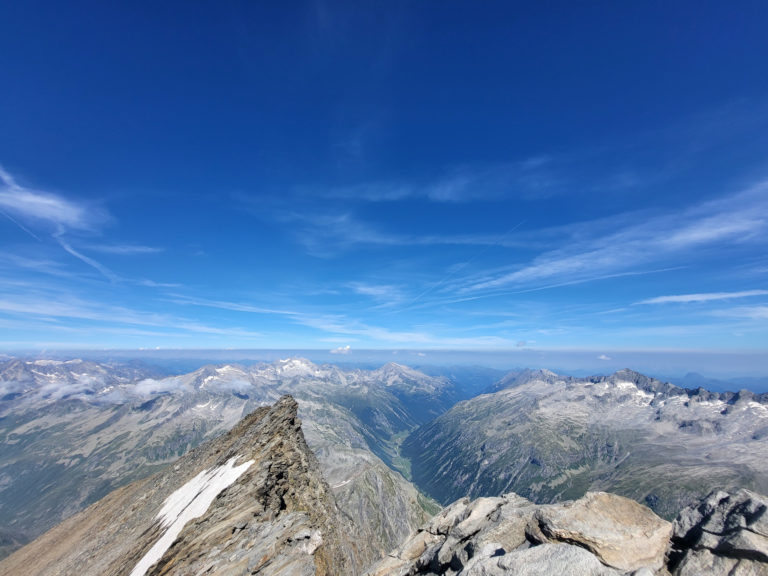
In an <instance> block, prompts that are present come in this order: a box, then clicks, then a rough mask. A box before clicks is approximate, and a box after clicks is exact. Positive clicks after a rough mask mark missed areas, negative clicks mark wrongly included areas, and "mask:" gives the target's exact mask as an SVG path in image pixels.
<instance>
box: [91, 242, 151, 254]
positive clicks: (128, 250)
mask: <svg viewBox="0 0 768 576" xmlns="http://www.w3.org/2000/svg"><path fill="white" fill-rule="evenodd" d="M88 250H92V251H94V252H102V253H104V254H117V255H120V256H133V255H138V254H157V253H158V252H162V251H163V248H156V247H154V246H142V245H140V244H89V245H88Z"/></svg>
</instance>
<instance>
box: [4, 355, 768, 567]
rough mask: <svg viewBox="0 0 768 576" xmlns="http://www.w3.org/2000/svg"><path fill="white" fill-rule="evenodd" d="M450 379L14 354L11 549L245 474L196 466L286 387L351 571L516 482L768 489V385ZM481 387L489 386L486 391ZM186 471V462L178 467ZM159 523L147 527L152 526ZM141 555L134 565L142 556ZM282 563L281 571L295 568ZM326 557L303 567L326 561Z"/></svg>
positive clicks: (672, 489)
mask: <svg viewBox="0 0 768 576" xmlns="http://www.w3.org/2000/svg"><path fill="white" fill-rule="evenodd" d="M470 372H471V371H470ZM434 373H435V374H436V375H434V376H429V375H427V374H424V373H423V372H420V371H417V370H414V369H412V368H408V367H406V366H402V365H398V364H394V363H390V364H387V365H384V366H382V367H381V368H378V369H375V370H362V369H357V368H350V367H348V368H345V369H342V368H340V367H338V366H335V365H321V366H318V365H315V364H312V363H311V362H309V361H306V360H303V359H300V358H288V359H285V360H280V361H277V362H273V363H269V364H266V363H262V364H255V365H252V366H243V365H231V364H224V365H207V366H203V367H201V368H199V369H198V370H195V371H193V372H190V373H186V374H180V375H172V376H167V375H163V374H162V373H161V372H159V371H158V370H157V369H153V368H149V367H145V366H141V365H139V364H131V365H125V364H107V363H96V362H89V361H85V360H69V361H62V360H56V361H53V360H39V359H38V360H20V359H12V360H9V361H6V362H2V363H0V440H2V443H1V444H0V518H2V524H1V525H0V545H2V546H4V553H9V552H12V551H13V550H15V549H17V548H18V547H19V546H21V545H22V544H24V543H25V542H27V541H29V540H31V539H34V538H36V537H38V536H39V535H41V534H42V533H44V532H46V531H47V530H49V529H50V528H52V527H53V526H55V525H56V524H59V523H60V522H61V521H62V520H64V521H68V520H67V519H68V518H75V517H77V514H78V513H80V514H82V513H81V512H80V511H82V510H83V509H84V508H85V507H87V506H89V505H93V506H98V505H99V504H93V503H94V502H104V500H100V499H102V498H103V497H105V496H106V495H108V494H109V496H107V498H118V496H115V495H116V494H121V493H122V492H120V490H134V489H133V488H121V487H125V486H126V485H128V486H135V485H137V483H139V484H141V483H142V482H144V483H146V482H149V480H147V478H161V480H155V481H153V482H154V484H151V485H152V486H154V488H153V490H156V491H155V492H153V494H155V496H154V497H153V500H152V502H153V505H152V507H151V510H149V511H147V512H146V514H149V515H150V516H151V515H152V514H157V511H156V510H155V508H156V507H158V506H160V505H161V501H165V500H167V499H168V498H169V497H170V494H171V492H172V491H171V492H168V490H167V489H166V488H168V487H170V486H174V485H178V484H179V482H181V483H182V485H186V482H189V481H191V480H190V479H189V478H197V477H198V475H200V474H202V475H203V476H202V477H201V478H203V479H205V478H208V476H210V477H211V478H213V479H214V480H211V478H209V480H211V481H212V482H213V483H214V484H215V483H216V482H215V478H218V477H230V476H229V475H231V474H235V472H236V471H237V470H239V468H238V467H239V466H242V465H244V462H247V461H249V459H245V456H243V455H238V458H236V459H234V460H231V459H224V460H221V459H220V458H219V457H218V456H217V457H216V458H214V457H213V456H210V457H208V456H206V457H205V458H203V459H202V460H196V461H195V462H197V463H196V464H194V465H191V464H190V465H189V466H188V467H186V468H184V466H186V464H184V466H182V464H181V463H183V462H186V460H185V459H186V458H188V457H193V459H194V458H197V457H196V456H193V455H195V454H199V452H197V451H196V450H198V449H196V447H197V446H201V445H203V446H209V445H211V443H214V444H215V443H216V442H219V441H223V440H222V439H225V438H228V437H229V435H228V434H229V433H230V431H234V430H237V429H240V430H241V431H242V426H246V425H245V424H243V423H242V422H251V423H252V424H254V423H256V422H260V421H262V419H263V418H262V417H263V416H264V414H266V413H267V412H264V411H265V410H267V411H269V410H270V409H269V408H266V407H267V406H268V405H271V404H274V403H275V402H277V403H278V404H280V406H282V409H283V410H284V409H285V406H284V404H285V403H286V402H288V401H287V400H285V399H284V396H285V395H286V394H290V395H291V396H292V397H293V398H295V399H296V401H297V402H298V405H297V408H296V411H297V415H298V417H297V418H296V422H297V424H296V426H295V427H298V422H299V421H301V423H302V426H301V428H302V432H301V438H302V442H303V441H304V438H306V444H307V446H308V448H309V451H310V452H311V458H309V457H306V458H305V457H302V459H303V460H307V458H309V459H310V460H311V459H312V458H314V459H316V460H317V471H316V472H317V474H316V472H315V471H310V470H309V468H312V466H310V467H309V468H306V469H304V468H302V472H301V474H302V475H304V474H310V476H313V475H319V479H315V480H307V481H306V482H309V484H306V485H307V486H308V485H312V486H315V487H317V486H320V485H322V486H325V488H322V490H321V492H323V494H324V496H323V497H322V498H321V500H322V499H323V498H326V497H327V498H326V499H327V500H328V502H329V504H328V506H327V507H326V506H325V505H323V507H324V508H327V510H326V512H327V515H328V517H329V518H335V517H336V515H340V519H337V520H333V519H332V520H328V521H329V522H331V523H332V524H334V525H335V526H340V527H342V529H341V533H343V534H351V533H353V534H354V535H355V538H354V542H350V541H349V539H348V538H346V539H345V537H342V536H343V535H339V534H336V533H334V534H336V535H335V536H333V538H332V540H333V541H334V542H336V544H334V545H333V546H334V547H335V548H334V550H336V552H333V554H336V558H337V561H341V560H339V558H342V557H344V558H346V560H344V562H346V564H344V566H346V567H344V568H343V570H344V571H345V572H343V573H360V570H362V568H363V567H365V566H370V565H371V564H372V563H373V562H374V561H375V560H377V559H379V558H381V557H382V556H384V555H385V554H386V553H387V552H388V551H390V550H393V549H397V547H398V546H401V545H402V543H403V542H404V541H406V538H407V537H408V536H409V534H410V535H413V534H417V533H418V529H419V527H420V526H421V527H423V526H424V525H425V522H428V521H429V518H430V517H431V516H432V515H433V514H435V513H437V512H438V511H439V510H440V506H439V504H438V503H437V502H436V501H435V500H437V501H438V502H439V503H440V504H444V505H447V504H450V503H451V502H452V501H454V500H457V499H461V498H464V497H466V496H469V497H471V498H477V497H480V498H482V497H492V498H498V497H500V496H502V495H503V494H511V493H515V494H517V495H519V496H515V497H516V498H518V497H519V498H522V497H524V498H526V499H528V500H526V501H530V503H531V505H532V506H533V505H535V506H542V505H545V506H546V505H555V503H558V502H564V501H569V500H578V499H580V498H584V497H586V496H585V495H587V494H588V493H598V492H602V491H605V492H613V493H616V494H617V495H621V496H625V497H629V498H631V499H632V500H635V501H637V502H640V503H642V504H644V505H647V506H648V507H649V508H650V509H652V510H653V511H654V512H655V513H658V514H659V515H660V516H662V517H664V518H667V519H669V520H671V519H674V518H675V516H676V515H677V514H678V512H679V511H680V510H681V509H683V508H685V507H691V506H696V505H697V504H698V502H699V501H700V499H701V498H703V497H705V496H706V495H707V494H709V493H710V492H711V491H712V490H714V489H726V490H729V491H730V492H731V493H736V491H738V490H739V489H743V488H747V489H750V490H753V491H756V492H763V493H765V492H768V485H767V481H768V480H767V479H768V474H766V471H767V468H768V465H767V464H766V462H768V460H767V459H766V456H768V448H767V447H766V436H768V434H767V433H766V432H768V398H766V396H765V395H756V394H752V393H750V392H747V391H741V392H737V393H733V392H725V393H714V392H708V391H706V390H704V389H696V390H693V389H685V388H680V387H677V386H674V385H672V384H669V383H664V382H661V381H658V380H655V379H652V378H648V377H646V376H643V375H641V374H638V373H636V372H632V371H630V370H623V371H620V372H617V373H615V374H612V375H610V376H596V377H590V378H573V377H568V376H562V375H558V374H555V373H553V372H549V371H545V370H538V371H529V370H523V371H516V372H512V373H509V374H507V375H505V376H503V377H502V378H500V379H499V380H498V381H497V382H496V383H495V384H494V385H493V386H490V387H489V386H487V385H481V383H482V382H483V380H484V378H485V376H478V377H477V378H475V379H471V378H470V381H469V383H468V384H467V385H462V381H461V375H463V376H467V375H468V372H467V371H466V370H465V371H458V372H456V374H457V375H459V377H456V376H453V377H451V378H448V377H445V375H440V374H445V372H442V373H441V372H440V371H436V372H434ZM480 389H484V390H485V392H486V393H484V394H480V395H477V396H474V397H471V396H472V395H473V394H475V393H476V392H477V391H478V390H480ZM290 402H293V400H291V401H290ZM290 402H289V403H290ZM257 413H258V414H260V415H261V416H259V417H255V416H254V417H253V418H255V420H254V419H253V418H251V416H249V415H251V414H257ZM243 419H245V420H243ZM249 419H250V420H249ZM290 420H291V419H290V418H288V419H287V420H285V418H283V419H282V420H281V421H290ZM241 421H242V422H241ZM238 422H241V424H238ZM254 425H255V424H254ZM248 427H249V426H246V428H248ZM254 434H255V433H254ZM259 434H261V432H260V433H259ZM254 438H255V436H254ZM232 442H235V440H232ZM203 443H205V444H203ZM200 450H203V448H202V447H201V448H200ZM205 450H209V449H208V448H206V449H205ZM222 450H224V449H223V448H219V450H218V452H216V451H215V450H214V452H215V453H216V454H219V453H220V452H222ZM227 450H228V449H227ZM225 451H226V450H225ZM233 457H234V455H233ZM258 458H260V459H261V460H263V461H264V462H269V461H271V459H270V457H268V456H265V455H264V454H261V455H260V456H258ZM251 459H253V460H254V461H257V460H258V459H256V458H251ZM307 461H308V460H307ZM201 462H203V463H204V466H203V465H202V464H200V463H201ZM198 464H200V465H198ZM178 466H182V468H183V469H184V470H185V472H184V474H178V473H173V472H172V471H173V470H176V472H178V471H179V470H180V469H181V468H177V467H178ZM201 466H202V467H201ZM313 470H314V468H313ZM193 472H194V474H193ZM153 474H154V476H153ZM242 474H245V476H243V478H245V477H247V475H248V474H249V472H247V470H245V469H243V472H242ZM163 475H165V476H163ZM206 475H208V476H206ZM188 477H189V478H188ZM185 478H187V480H184V479H185ZM238 478H239V477H237V478H235V479H234V480H233V481H238V482H239V480H238ZM182 480H184V482H182ZM278 480H279V479H278ZM200 482H202V484H200V485H201V486H203V488H204V487H205V486H207V485H208V484H210V482H208V483H206V482H207V481H206V482H203V481H202V480H200ZM259 482H262V483H263V482H266V483H267V484H266V485H269V486H272V485H271V484H269V482H272V481H267V480H265V479H264V478H262V479H261V480H259ZM297 482H298V480H297ZM301 482H305V481H304V480H302V481H301ZM301 485H302V486H304V485H305V484H301ZM142 486H144V488H142V489H141V490H144V489H146V486H148V485H146V484H142ZM116 489H117V491H115V490H116ZM224 489H225V491H226V487H225V488H224ZM270 489H271V488H270ZM313 490H315V491H316V490H320V488H313ZM203 491H204V490H203ZM130 493H131V494H132V496H131V497H130V498H134V497H136V494H138V493H137V492H130ZM617 497H619V496H617ZM119 498H122V496H120V497H119ZM432 498H434V499H435V500H432ZM119 501H120V502H122V503H123V504H121V506H123V505H124V504H125V503H126V502H127V501H126V500H119ZM115 502H117V500H115ZM131 506H133V504H131ZM334 507H335V508H334ZM152 510H155V511H154V512H152ZM280 510H281V507H280V506H279V505H278V506H277V512H280ZM326 512H323V514H326ZM230 513H234V512H232V511H228V512H226V515H229V514H230ZM516 514H517V513H516ZM73 515H75V516H73ZM153 517H154V516H153ZM227 517H228V516H227ZM147 518H149V516H147ZM147 518H144V519H143V520H141V522H150V524H151V522H153V521H150V520H147ZM272 520H274V518H270V519H269V521H270V522H271V521H272ZM315 520H316V519H315ZM315 520H312V522H314V521H315ZM120 522H122V520H120ZM163 522H165V523H169V522H170V521H169V520H164V521H163ZM302 522H303V521H302ZM322 522H325V520H323V521H322ZM322 522H320V523H321V524H322ZM310 524H311V522H310ZM142 525H144V524H142ZM313 525H314V524H313ZM136 526H138V524H137V525H136ZM153 526H154V525H153ZM297 526H298V525H297ZM318 526H319V524H318ZM262 528H263V529H264V530H267V532H270V533H272V532H271V531H273V528H269V529H267V528H264V527H263V526H262ZM136 529H137V530H138V528H136ZM314 529H317V530H320V529H319V528H312V529H309V532H308V534H310V536H308V538H310V539H311V534H313V532H312V530H314ZM56 530H60V529H59V528H57V529H56ZM68 530H71V528H70V529H68ZM142 530H145V531H146V530H150V532H152V531H156V527H153V528H146V527H145V528H144V529H142ZM259 530H261V528H260V529H259ZM320 531H321V532H322V530H320ZM257 532H258V531H257ZM142 533H144V532H142ZM152 533H154V532H152ZM258 533H259V534H260V533H261V532H258ZM59 534H61V532H59ZM233 534H234V532H233ZM250 537H255V536H254V534H251V536H250ZM281 538H282V536H281ZM203 540H205V539H203ZM194 541H195V542H198V543H199V542H200V540H194ZM292 542H293V541H292ZM531 542H532V541H531ZM531 542H529V545H530V543H531ZM305 544H306V543H305ZM307 546H308V547H309V548H312V547H313V546H314V544H307ZM25 549H26V548H25ZM313 550H314V548H313ZM470 551H471V546H470ZM507 551H508V552H509V551H510V550H507ZM446 553H447V552H446ZM131 554H132V556H130V558H129V559H124V560H123V561H121V562H122V563H121V564H120V566H122V567H121V568H120V570H123V569H124V568H125V567H126V566H127V565H128V564H130V563H131V562H133V561H134V560H136V558H134V556H135V554H136V552H135V551H134V552H131ZM281 554H282V553H281ZM17 556H18V555H14V557H17ZM310 556H313V554H310ZM322 556H323V555H322V554H321V555H320V556H318V558H320V557H322ZM126 558H128V557H126ZM313 558H314V556H313ZM304 560H306V558H305V559H304ZM110 562H112V560H110ZM174 562H175V561H174ZM248 562H251V560H248ZM280 562H282V560H280V561H277V563H278V564H279V563H280ZM291 562H292V560H291ZM313 562H314V560H313ZM478 562H479V561H478ZM54 563H55V562H54ZM248 565H250V564H248ZM73 566H74V564H73ZM99 566H102V565H101V564H99ZM103 566H106V564H104V565H103ZM103 566H102V568H103ZM217 566H218V565H217ZM270 566H272V567H271V568H269V569H268V570H267V573H280V572H275V571H274V570H277V568H276V566H277V564H275V565H274V566H273V565H272V564H270ZM306 566H309V564H307V565H306ZM313 566H314V567H310V568H311V569H310V568H306V570H305V568H301V570H304V571H306V573H322V572H318V570H321V568H320V567H319V565H318V564H317V563H316V562H315V563H314V564H313ZM339 566H341V564H339ZM326 568H327V566H326ZM326 568H322V569H326ZM217 569H218V568H217ZM339 569H341V568H339ZM312 570H314V572H313V571H312ZM9 573H13V572H9ZM73 573H75V572H73ZM94 573H97V572H94ZM105 573H107V572H105ZM114 573H115V574H118V573H123V572H120V571H116V572H114ZM126 573H127V572H126ZM158 573H161V572H158ZM169 573H170V572H169ZM178 573H185V572H178ZM233 573H235V572H233ZM236 573H239V572H236ZM286 573H291V572H286ZM297 573H299V572H297ZM302 573H303V572H302ZM330 573H334V572H330ZM338 573H342V572H338ZM409 573H410V572H409ZM413 573H416V572H413ZM418 573H422V572H418ZM424 573H426V572H424ZM436 573H437V572H436ZM439 573H449V572H439ZM455 573H458V572H455Z"/></svg>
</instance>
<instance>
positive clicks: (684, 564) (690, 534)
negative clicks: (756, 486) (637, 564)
mask: <svg viewBox="0 0 768 576" xmlns="http://www.w3.org/2000/svg"><path fill="white" fill-rule="evenodd" d="M669 556H670V567H671V568H672V570H673V573H674V574H675V575H678V576H692V575H694V574H704V573H707V574H734V575H735V574H756V575H757V574H760V575H768V498H766V497H765V496H762V495H760V494H756V493H754V492H750V491H749V490H739V491H737V492H734V493H728V492H725V491H722V490H718V491H715V492H713V493H712V494H710V495H709V496H708V497H707V498H706V499H704V500H703V501H702V502H701V503H700V504H699V505H697V506H690V507H688V508H686V509H684V510H682V511H681V512H680V514H679V515H678V517H677V519H676V520H675V525H674V534H673V536H672V545H671V549H670V554H669Z"/></svg>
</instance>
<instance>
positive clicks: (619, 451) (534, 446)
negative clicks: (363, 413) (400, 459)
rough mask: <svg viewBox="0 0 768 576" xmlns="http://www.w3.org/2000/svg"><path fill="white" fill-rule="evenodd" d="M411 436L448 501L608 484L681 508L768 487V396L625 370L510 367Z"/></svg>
mask: <svg viewBox="0 0 768 576" xmlns="http://www.w3.org/2000/svg"><path fill="white" fill-rule="evenodd" d="M497 388H499V390H498V391H497V392H494V393H491V394H485V395H481V396H478V397H476V398H473V399H470V400H467V401H464V402H460V403H458V404H457V405H456V406H454V407H453V408H452V409H451V410H450V411H448V412H447V413H445V414H443V415H442V416H439V417H437V418H436V419H435V420H434V421H432V422H430V423H429V424H427V425H425V426H422V427H421V428H419V429H418V430H417V431H415V432H414V433H413V434H411V435H410V436H409V437H408V438H407V439H406V441H405V442H404V444H403V451H404V454H405V455H407V456H408V457H410V459H411V462H412V474H413V480H414V482H415V483H416V484H417V485H418V486H419V487H420V488H422V489H424V490H425V491H426V492H427V493H429V494H430V495H431V496H433V497H434V498H436V499H437V500H439V501H440V502H442V503H444V504H447V503H449V502H451V501H452V500H455V499H457V498H461V497H463V496H465V495H468V496H470V497H478V496H500V495H502V494H504V493H507V492H515V493H517V494H520V495H522V496H524V497H526V498H529V499H531V500H533V501H535V502H539V503H549V502H557V501H560V500H568V499H573V498H580V497H582V496H583V495H584V494H585V493H586V492H587V491H590V490H591V491H596V490H603V491H610V492H615V493H617V494H621V495H623V496H626V497H629V498H632V499H633V500H636V501H638V502H642V503H645V504H647V505H648V506H650V507H651V508H652V509H653V510H654V511H656V512H657V513H658V514H660V515H661V516H663V517H666V518H674V516H675V514H677V512H678V511H679V510H680V509H681V508H682V507H684V506H687V505H690V504H692V503H694V502H696V501H697V500H698V499H699V498H701V497H703V496H705V495H707V494H708V493H709V492H711V491H712V490H714V489H738V488H749V489H752V490H756V491H758V492H761V493H766V492H768V396H765V395H755V394H752V393H750V392H748V391H742V392H738V393H730V392H728V393H712V392H708V391H706V390H704V389H698V390H688V389H684V388H678V387H676V386H673V385H671V384H665V383H662V382H660V381H658V380H654V379H651V378H648V377H646V376H643V375H642V374H638V373H636V372H632V371H630V370H622V371H620V372H617V373H615V374H613V375H611V376H607V377H593V378H572V377H566V376H559V375H557V374H555V373H553V372H549V371H533V372H532V371H525V372H522V373H520V374H515V375H512V376H511V377H510V378H508V379H505V380H503V381H502V382H500V383H499V385H498V386H497Z"/></svg>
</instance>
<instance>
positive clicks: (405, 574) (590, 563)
mask: <svg viewBox="0 0 768 576" xmlns="http://www.w3.org/2000/svg"><path fill="white" fill-rule="evenodd" d="M766 510H768V499H767V498H765V497H763V496H760V495H757V494H754V493H752V492H748V491H746V490H741V491H738V492H735V493H733V494H728V493H726V492H722V491H720V492H715V493H713V494H711V495H710V496H709V497H707V498H706V499H705V500H703V501H702V502H701V504H699V505H698V506H695V507H690V508H687V509H685V510H683V511H682V512H681V513H680V515H679V516H678V518H677V520H676V521H675V523H674V525H673V524H671V523H669V522H667V521H665V520H663V519H661V518H659V517H658V516H656V515H655V514H654V513H653V512H652V511H651V510H649V509H648V508H646V507H645V506H642V505H640V504H638V503H636V502H633V501H632V500H629V499H627V498H623V497H621V496H616V495H614V494H606V493H603V492H596V493H587V494H586V495H585V496H584V497H583V498H581V499H579V500H576V501H574V502H564V503H561V504H549V505H536V504H533V503H532V502H530V501H529V500H526V499H525V498H522V497H520V496H517V495H516V494H506V495H504V496H503V497H500V498H478V499H477V500H474V501H470V500H469V499H467V498H463V499H461V500H459V501H457V502H454V503H453V504H451V505H450V506H448V507H447V508H445V509H444V510H443V511H442V512H441V513H440V514H438V515H437V516H435V517H434V518H433V519H432V520H431V521H430V522H428V523H426V524H425V525H424V526H422V528H421V529H420V530H418V531H417V532H415V533H414V534H412V535H411V537H410V538H409V539H408V540H406V541H405V542H404V543H403V544H402V545H401V546H400V547H399V548H397V549H396V550H394V551H393V552H391V553H390V554H389V556H388V557H387V558H385V559H383V560H382V561H381V562H379V563H378V564H376V565H375V566H373V567H372V568H370V569H369V571H368V572H367V576H417V575H425V576H436V575H447V576H511V575H516V576H517V575H538V574H558V575H564V576H568V575H573V576H629V575H633V576H653V575H657V576H670V575H671V576H699V575H704V574H707V575H713V576H727V575H728V576H738V575H742V576H746V575H752V576H763V575H767V576H768V516H767V515H766Z"/></svg>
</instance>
